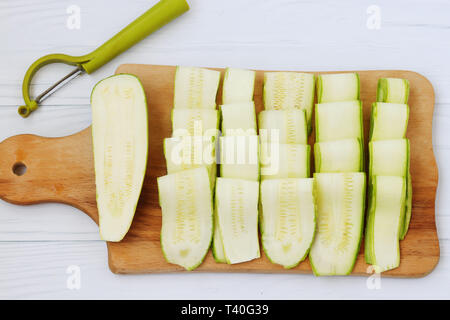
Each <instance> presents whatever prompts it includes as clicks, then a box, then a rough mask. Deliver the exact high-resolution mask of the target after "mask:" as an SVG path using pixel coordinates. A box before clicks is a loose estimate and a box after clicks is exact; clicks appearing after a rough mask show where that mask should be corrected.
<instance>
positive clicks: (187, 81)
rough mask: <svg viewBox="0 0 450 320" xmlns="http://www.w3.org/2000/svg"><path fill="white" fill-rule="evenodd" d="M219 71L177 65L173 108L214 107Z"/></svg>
mask: <svg viewBox="0 0 450 320" xmlns="http://www.w3.org/2000/svg"><path fill="white" fill-rule="evenodd" d="M219 81H220V72H219V71H214V70H209V69H204V68H197V67H182V66H179V67H177V70H176V73H175V93H174V102H173V107H174V108H175V109H215V108H216V95H217V89H218V88H219Z"/></svg>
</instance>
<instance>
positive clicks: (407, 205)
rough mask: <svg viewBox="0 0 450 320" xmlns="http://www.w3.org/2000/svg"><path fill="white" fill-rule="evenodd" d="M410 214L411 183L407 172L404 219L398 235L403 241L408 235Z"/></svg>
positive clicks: (409, 174)
mask: <svg viewBox="0 0 450 320" xmlns="http://www.w3.org/2000/svg"><path fill="white" fill-rule="evenodd" d="M411 213H412V181H411V173H410V172H409V170H408V174H407V176H406V202H405V218H404V222H403V228H402V230H401V233H400V240H403V239H405V237H406V234H407V233H408V229H409V223H410V222H411Z"/></svg>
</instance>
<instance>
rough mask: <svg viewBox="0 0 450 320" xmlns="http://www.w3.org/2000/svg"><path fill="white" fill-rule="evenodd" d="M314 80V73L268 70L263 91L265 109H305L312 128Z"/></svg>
mask: <svg viewBox="0 0 450 320" xmlns="http://www.w3.org/2000/svg"><path fill="white" fill-rule="evenodd" d="M314 82H315V80H314V75H313V74H311V73H300V72H266V73H265V74H264V92H263V95H264V107H265V109H266V110H272V109H274V110H285V109H303V110H305V111H306V118H307V123H308V126H309V129H310V128H311V116H312V109H313V104H314V85H315V83H314Z"/></svg>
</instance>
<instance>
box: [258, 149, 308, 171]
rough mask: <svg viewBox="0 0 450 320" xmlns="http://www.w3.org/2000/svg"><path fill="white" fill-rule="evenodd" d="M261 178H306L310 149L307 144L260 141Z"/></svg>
mask: <svg viewBox="0 0 450 320" xmlns="http://www.w3.org/2000/svg"><path fill="white" fill-rule="evenodd" d="M260 148H261V150H260V151H261V179H285V178H308V177H309V176H310V149H311V147H310V146H309V145H307V144H286V143H264V142H263V143H261V147H260Z"/></svg>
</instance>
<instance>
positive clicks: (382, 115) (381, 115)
mask: <svg viewBox="0 0 450 320" xmlns="http://www.w3.org/2000/svg"><path fill="white" fill-rule="evenodd" d="M408 117H409V107H408V105H407V104H399V103H384V102H376V103H374V104H373V105H372V116H371V126H370V140H371V141H376V140H393V139H404V138H405V135H406V128H407V126H408Z"/></svg>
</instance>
